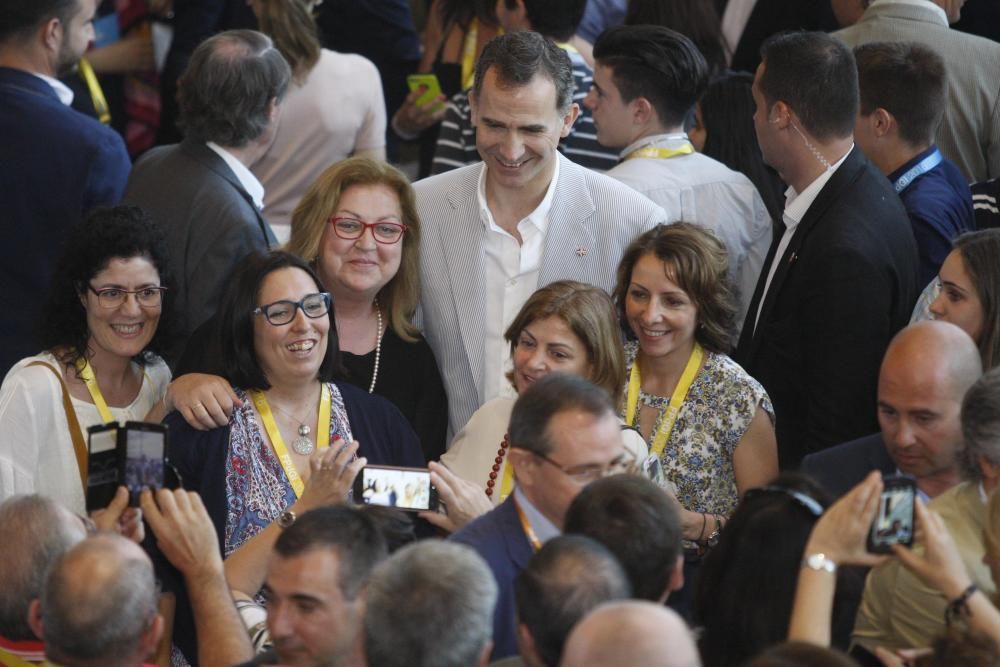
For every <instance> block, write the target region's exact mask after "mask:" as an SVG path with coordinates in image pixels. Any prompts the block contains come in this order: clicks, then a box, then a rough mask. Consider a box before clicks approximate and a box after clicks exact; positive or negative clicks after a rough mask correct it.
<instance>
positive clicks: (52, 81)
mask: <svg viewBox="0 0 1000 667" xmlns="http://www.w3.org/2000/svg"><path fill="white" fill-rule="evenodd" d="M32 74H34V75H35V76H37V77H38V78H39V79H41V80H42V81H44V82H45V83H47V84H49V85H50V86H52V90H54V91H55V93H56V97H58V98H59V101H60V102H62V103H63V104H65V105H66V106H69V105H71V104H73V98H74V97H76V95H75V94H74V93H73V89H72V88H70V87H69V86H67V85H66V84H65V83H63V82H62V81H60V80H59V79H56V78H54V77H51V76H47V75H45V74H39V73H38V72H32Z"/></svg>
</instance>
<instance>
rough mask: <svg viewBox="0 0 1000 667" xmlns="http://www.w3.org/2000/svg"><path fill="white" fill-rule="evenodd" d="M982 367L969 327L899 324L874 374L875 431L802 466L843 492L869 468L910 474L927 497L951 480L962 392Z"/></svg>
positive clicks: (954, 473)
mask: <svg viewBox="0 0 1000 667" xmlns="http://www.w3.org/2000/svg"><path fill="white" fill-rule="evenodd" d="M982 374H983V366H982V362H981V361H980V358H979V350H978V348H976V344H975V343H974V342H973V341H972V339H971V338H969V336H968V334H966V333H965V332H964V331H962V330H961V329H959V328H958V327H956V326H955V325H953V324H949V323H947V322H933V321H924V322H918V323H917V324H912V325H910V326H908V327H906V328H905V329H903V330H902V331H900V332H899V333H898V334H897V335H896V337H895V338H893V339H892V343H890V345H889V349H887V350H886V353H885V359H884V360H883V361H882V368H881V370H880V371H879V378H878V420H879V425H880V426H881V428H882V430H881V432H880V433H875V434H873V435H868V436H865V437H863V438H859V439H857V440H852V441H851V442H847V443H844V444H842V445H837V446H836V447H831V448H830V449H826V450H823V451H821V452H816V453H815V454H810V455H809V456H807V457H805V458H804V459H803V460H802V472H804V473H806V474H808V475H810V476H812V477H813V478H814V479H815V480H817V481H818V482H819V483H820V484H822V485H823V486H824V487H825V488H826V490H827V491H829V492H830V493H831V494H833V495H834V496H837V497H839V496H842V495H844V494H845V493H847V492H848V491H850V490H851V489H852V488H853V487H854V486H855V485H856V484H858V483H859V482H861V480H863V479H864V478H865V476H866V475H868V473H870V472H871V471H872V470H878V471H880V472H881V473H882V474H883V475H891V474H895V473H897V472H900V473H903V474H905V475H911V476H913V477H914V478H915V479H916V482H917V488H918V489H919V490H920V492H921V493H923V494H924V495H926V496H927V497H929V498H933V497H935V496H937V495H939V494H941V493H942V492H944V491H947V490H948V489H949V488H951V487H952V486H954V485H955V484H958V482H959V481H961V480H960V477H959V469H958V462H957V461H956V458H955V457H956V454H957V453H958V451H959V450H961V448H962V425H961V423H960V420H959V413H960V412H961V406H962V398H963V397H964V396H965V392H966V391H968V389H969V387H971V386H972V385H973V384H974V383H975V381H976V380H978V379H979V377H980V376H981V375H982Z"/></svg>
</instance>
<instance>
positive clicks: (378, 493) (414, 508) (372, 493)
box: [354, 466, 438, 512]
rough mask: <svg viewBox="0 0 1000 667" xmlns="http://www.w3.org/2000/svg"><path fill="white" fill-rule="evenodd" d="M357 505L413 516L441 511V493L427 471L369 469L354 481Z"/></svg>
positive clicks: (423, 469) (366, 467) (382, 467)
mask: <svg viewBox="0 0 1000 667" xmlns="http://www.w3.org/2000/svg"><path fill="white" fill-rule="evenodd" d="M354 502H356V503H358V504H359V505H382V506H383V507H394V508H396V509H399V510H407V511H411V512H421V511H425V510H426V511H430V512H435V511H437V508H438V496H437V489H436V488H434V485H433V484H431V473H430V471H429V470H428V469H427V468H397V467H395V466H365V467H364V468H362V469H361V472H360V473H358V476H357V477H356V478H355V479H354Z"/></svg>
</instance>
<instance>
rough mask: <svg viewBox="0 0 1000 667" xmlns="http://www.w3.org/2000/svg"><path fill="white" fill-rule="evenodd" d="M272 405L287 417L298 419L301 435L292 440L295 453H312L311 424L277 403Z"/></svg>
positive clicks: (306, 454)
mask: <svg viewBox="0 0 1000 667" xmlns="http://www.w3.org/2000/svg"><path fill="white" fill-rule="evenodd" d="M271 407H273V408H274V409H275V410H277V411H278V412H280V413H281V414H283V415H285V416H286V417H289V418H291V419H292V421H297V422H298V423H299V427H298V434H299V437H297V438H295V440H293V441H292V449H293V450H295V453H296V454H302V455H303V456H308V455H309V454H312V452H313V447H314V445H313V441H312V440H310V439H309V434H310V433H312V428H311V427H310V426H309V424H306V423H305V420H302V419H299V418H298V417H296V416H295V415H293V414H291V413H288V412H285V411H284V410H282V409H281V408H280V407H278V406H277V405H271Z"/></svg>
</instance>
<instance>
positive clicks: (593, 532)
mask: <svg viewBox="0 0 1000 667" xmlns="http://www.w3.org/2000/svg"><path fill="white" fill-rule="evenodd" d="M566 532H567V533H579V534H581V535H586V536H587V537H589V538H591V539H594V540H597V541H598V542H600V543H601V544H603V545H604V546H606V547H607V548H608V549H610V550H611V553H613V554H614V555H615V556H616V557H617V558H618V561H619V562H620V563H621V564H622V566H623V567H624V568H625V572H626V573H627V574H628V578H629V581H630V582H631V584H632V591H633V593H634V594H635V597H637V598H640V599H643V600H651V601H653V602H656V601H658V600H660V598H662V597H663V594H664V593H665V592H666V591H667V587H668V586H669V584H670V577H671V575H672V574H673V570H674V565H675V563H676V562H677V557H678V556H680V555H681V550H682V549H683V546H682V544H681V519H680V514H679V513H678V511H677V507H676V503H675V502H674V501H673V500H671V499H670V497H669V496H668V495H667V494H666V492H665V491H664V490H663V489H661V488H660V487H659V486H657V485H656V484H655V483H654V482H652V481H651V480H649V479H646V478H644V477H640V476H638V475H612V476H611V477H605V478H604V479H599V480H596V481H594V482H592V483H591V484H588V485H587V486H586V487H584V489H583V491H581V492H580V494H579V495H578V496H577V497H576V498H575V499H574V500H573V502H572V503H571V504H570V506H569V509H568V510H567V511H566Z"/></svg>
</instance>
